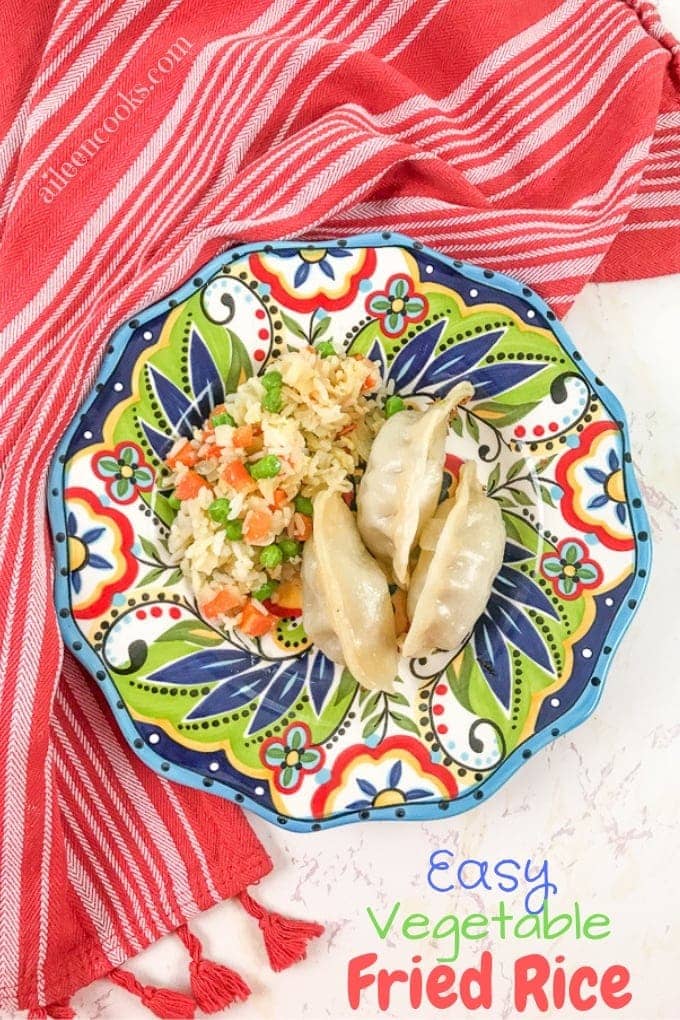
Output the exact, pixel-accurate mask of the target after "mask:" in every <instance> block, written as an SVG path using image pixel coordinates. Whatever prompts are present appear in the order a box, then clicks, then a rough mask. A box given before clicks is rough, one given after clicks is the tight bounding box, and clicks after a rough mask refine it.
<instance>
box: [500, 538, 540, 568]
mask: <svg viewBox="0 0 680 1020" xmlns="http://www.w3.org/2000/svg"><path fill="white" fill-rule="evenodd" d="M533 558H534V554H533V553H532V552H531V550H530V549H525V547H524V546H523V545H517V544H516V543H515V542H506V543H505V552H504V553H503V562H504V563H519V562H520V560H532V559H533Z"/></svg>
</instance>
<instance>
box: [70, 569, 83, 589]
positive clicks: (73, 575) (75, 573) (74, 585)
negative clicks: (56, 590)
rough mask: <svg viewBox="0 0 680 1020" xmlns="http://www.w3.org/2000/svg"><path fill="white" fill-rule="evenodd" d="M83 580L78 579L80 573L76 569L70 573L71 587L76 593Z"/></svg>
mask: <svg viewBox="0 0 680 1020" xmlns="http://www.w3.org/2000/svg"><path fill="white" fill-rule="evenodd" d="M82 584H83V582H82V581H81V579H80V574H79V573H78V571H77V570H74V571H73V572H72V573H71V587H72V588H73V590H74V592H75V593H76V595H77V594H78V593H79V592H80V589H81V587H82Z"/></svg>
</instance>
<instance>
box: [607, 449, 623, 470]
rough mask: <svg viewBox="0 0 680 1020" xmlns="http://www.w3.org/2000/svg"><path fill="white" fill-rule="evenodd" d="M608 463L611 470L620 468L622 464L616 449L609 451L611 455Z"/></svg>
mask: <svg viewBox="0 0 680 1020" xmlns="http://www.w3.org/2000/svg"><path fill="white" fill-rule="evenodd" d="M607 463H608V464H609V470H610V471H618V470H619V467H620V464H619V458H618V456H617V453H616V450H610V451H609V457H608V458H607Z"/></svg>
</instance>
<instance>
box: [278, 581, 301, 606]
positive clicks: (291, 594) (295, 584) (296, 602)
mask: <svg viewBox="0 0 680 1020" xmlns="http://www.w3.org/2000/svg"><path fill="white" fill-rule="evenodd" d="M272 601H275V602H276V604H277V606H281V608H282V609H301V608H302V583H301V581H300V578H299V576H296V577H294V578H291V579H290V580H288V581H282V582H281V584H280V585H279V586H278V588H277V589H276V591H275V592H274V598H273V599H272Z"/></svg>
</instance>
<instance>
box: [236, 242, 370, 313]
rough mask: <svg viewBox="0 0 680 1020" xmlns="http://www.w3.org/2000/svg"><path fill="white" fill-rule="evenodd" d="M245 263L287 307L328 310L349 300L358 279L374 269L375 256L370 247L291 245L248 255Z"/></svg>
mask: <svg viewBox="0 0 680 1020" xmlns="http://www.w3.org/2000/svg"><path fill="white" fill-rule="evenodd" d="M249 266H250V269H251V272H252V273H253V275H254V276H255V277H257V279H258V280H261V281H262V282H263V283H266V284H268V285H269V286H270V287H271V293H272V296H273V297H274V298H275V299H276V300H277V301H279V302H281V303H282V304H283V305H285V306H286V307H287V308H291V309H293V310H294V311H299V312H313V311H314V310H315V309H317V308H323V309H325V310H326V311H328V312H330V311H337V310H339V309H341V308H346V307H347V306H348V305H350V304H351V303H352V301H353V300H354V298H355V297H356V294H357V291H358V288H359V283H360V282H361V280H364V279H367V278H368V277H370V276H371V274H372V272H373V270H374V269H375V266H376V257H375V251H374V250H373V249H372V248H342V247H339V246H337V247H336V246H329V247H326V248H321V247H319V248H316V247H311V246H310V247H307V248H305V247H300V248H293V247H291V248H278V249H277V250H276V251H273V252H259V253H258V254H256V255H251V256H250V259H249Z"/></svg>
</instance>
